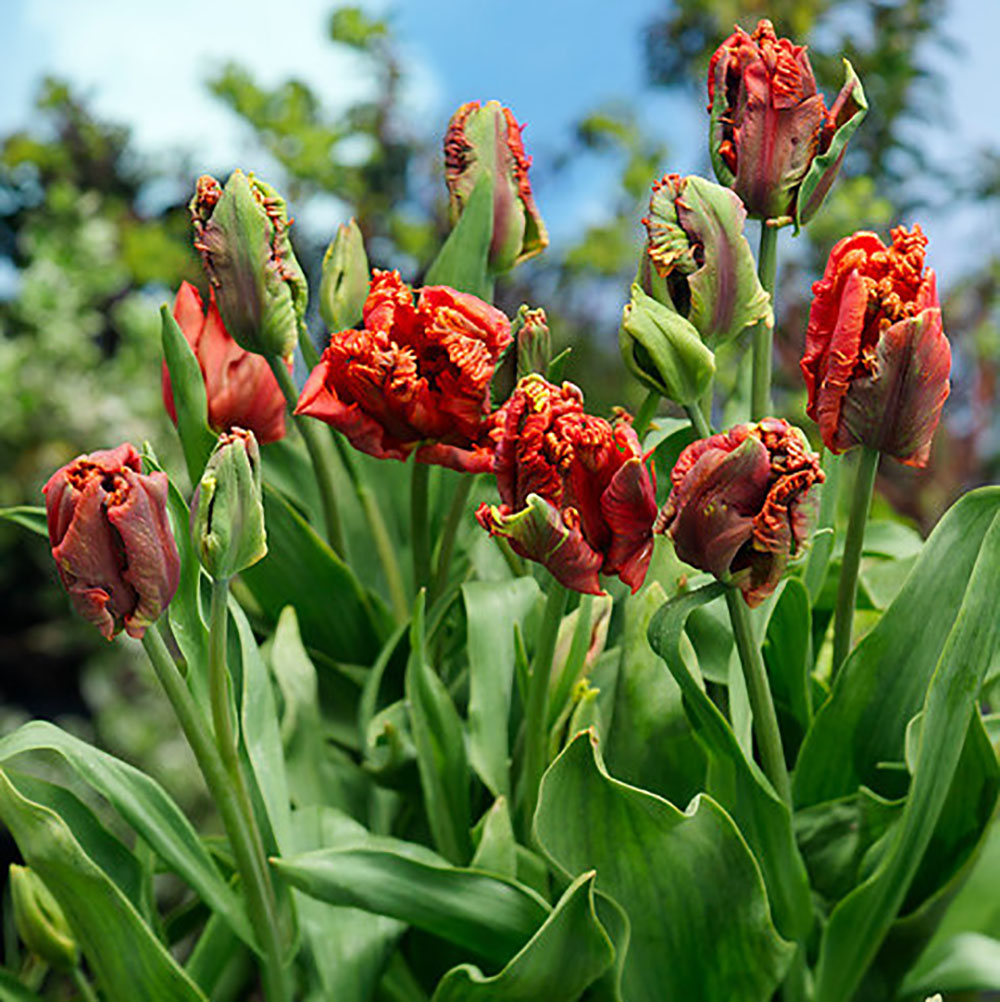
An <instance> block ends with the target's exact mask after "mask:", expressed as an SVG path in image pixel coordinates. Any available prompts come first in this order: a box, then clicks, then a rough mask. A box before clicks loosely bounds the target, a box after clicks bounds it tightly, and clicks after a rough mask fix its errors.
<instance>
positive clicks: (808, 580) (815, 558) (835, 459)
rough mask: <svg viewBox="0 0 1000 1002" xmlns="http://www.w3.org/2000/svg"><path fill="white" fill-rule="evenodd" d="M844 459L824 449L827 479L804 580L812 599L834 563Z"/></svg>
mask: <svg viewBox="0 0 1000 1002" xmlns="http://www.w3.org/2000/svg"><path fill="white" fill-rule="evenodd" d="M842 469H843V463H842V462H841V460H840V456H837V455H835V454H834V453H832V452H830V450H829V449H824V450H823V476H824V479H823V483H822V484H821V485H820V489H819V516H818V517H817V519H816V531H815V532H814V533H813V544H812V549H811V550H810V551H809V559H808V560H807V561H806V569H805V573H804V574H803V576H802V580H803V583H804V584H805V586H806V589H807V590H808V592H809V600H810V601H811V602H813V603H815V602H816V599H817V597H818V596H819V593H820V589H821V588H822V587H823V582H824V581H825V580H826V569H827V567H828V566H829V564H830V554H831V553H832V552H833V543H834V539H835V538H836V535H835V533H834V531H833V528H834V524H835V522H836V518H837V496H838V495H839V494H840V471H841V470H842Z"/></svg>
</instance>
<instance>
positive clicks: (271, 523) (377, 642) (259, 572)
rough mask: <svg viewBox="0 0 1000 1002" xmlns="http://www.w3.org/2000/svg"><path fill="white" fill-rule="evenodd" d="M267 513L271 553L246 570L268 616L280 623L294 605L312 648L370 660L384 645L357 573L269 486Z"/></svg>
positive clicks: (335, 656) (337, 658) (244, 575)
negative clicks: (282, 611) (287, 608)
mask: <svg viewBox="0 0 1000 1002" xmlns="http://www.w3.org/2000/svg"><path fill="white" fill-rule="evenodd" d="M264 516H265V520H266V523H267V534H268V540H269V549H268V554H267V556H266V557H265V558H264V559H263V560H262V561H261V562H260V563H259V564H256V565H254V566H253V567H251V568H249V569H248V570H245V571H244V572H243V573H242V575H241V579H242V580H243V581H244V583H245V584H246V585H247V587H248V588H249V589H250V591H251V593H252V594H253V596H254V598H255V599H256V600H257V601H258V602H259V603H260V606H261V608H262V610H263V612H264V615H265V616H266V617H267V619H268V620H269V621H270V622H271V623H277V621H278V617H279V616H280V615H281V610H282V609H284V608H285V606H286V605H293V606H294V607H295V612H296V614H297V616H298V619H299V628H300V629H301V630H302V639H303V640H304V642H305V643H306V645H307V646H308V647H313V648H316V649H317V650H319V651H322V652H323V653H324V654H326V655H328V656H329V657H331V658H333V659H334V660H335V661H340V662H348V663H350V664H359V665H368V664H371V663H372V662H373V661H374V660H375V658H376V656H377V655H378V652H379V650H380V648H381V646H382V643H381V638H380V626H379V624H378V622H377V620H376V619H375V617H374V614H373V612H372V609H371V606H370V604H369V602H368V598H367V596H366V594H365V592H364V590H363V589H362V587H361V585H360V584H359V583H358V580H357V578H356V577H355V576H354V572H353V571H352V570H351V569H350V568H349V567H348V566H347V565H346V564H345V563H344V562H343V561H342V560H341V559H340V558H339V557H338V556H337V555H336V554H335V553H334V552H333V550H331V549H330V547H329V546H328V545H327V544H326V543H325V542H324V541H323V540H322V539H320V537H319V536H318V535H317V534H316V532H315V530H314V529H313V528H312V527H311V526H310V525H309V523H308V522H306V521H305V519H304V518H302V516H301V515H300V514H299V513H298V512H297V511H295V509H294V508H292V506H291V505H290V504H289V503H288V502H287V501H286V500H285V499H284V498H283V497H281V495H279V494H278V493H277V492H276V491H275V490H273V489H272V488H269V487H268V486H267V485H265V487H264ZM332 609H336V614H335V615H332V614H331V610H332Z"/></svg>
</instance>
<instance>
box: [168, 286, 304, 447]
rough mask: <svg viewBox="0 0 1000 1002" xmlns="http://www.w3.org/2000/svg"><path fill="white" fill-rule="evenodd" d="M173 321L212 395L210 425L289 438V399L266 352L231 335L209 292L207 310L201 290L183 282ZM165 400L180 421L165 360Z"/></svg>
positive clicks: (260, 436) (268, 437)
mask: <svg viewBox="0 0 1000 1002" xmlns="http://www.w3.org/2000/svg"><path fill="white" fill-rule="evenodd" d="M174 319H175V320H176V321H177V324H178V326H179V327H180V329H181V330H182V331H183V332H184V336H185V337H186V338H187V342H188V344H189V345H191V350H192V351H193V352H194V354H195V357H196V358H197V359H198V366H199V367H200V368H201V375H202V378H203V379H204V380H205V393H206V395H207V396H208V423H209V424H210V425H211V426H212V428H213V429H214V430H215V431H217V432H220V433H221V432H225V431H229V430H230V429H231V428H248V429H250V431H252V432H253V433H254V435H256V436H257V440H258V441H259V442H276V441H277V440H278V439H279V438H284V437H285V398H284V396H283V395H282V392H281V390H280V389H279V387H278V383H277V381H276V380H275V378H274V373H273V372H271V367H270V366H269V365H268V364H267V360H266V359H264V358H263V357H262V356H261V355H251V354H250V352H248V351H244V350H243V349H242V348H241V347H240V346H239V345H238V344H237V343H236V342H235V341H234V340H233V339H232V338H231V337H230V336H229V332H228V331H227V330H226V328H225V325H224V324H223V323H222V317H221V316H220V314H219V310H218V307H217V306H216V305H215V291H214V290H212V291H211V292H210V293H209V300H208V310H207V311H205V310H204V308H203V305H202V300H201V296H200V295H199V293H198V290H197V289H196V288H195V287H194V286H193V285H191V284H190V283H189V282H182V283H181V287H180V289H178V291H177V298H176V299H175V300H174ZM163 403H164V405H165V406H166V408H167V413H168V414H169V415H170V419H171V421H173V422H174V424H176V423H177V409H176V407H175V406H174V391H173V387H172V386H171V385H170V373H169V372H168V370H167V365H166V362H164V363H163Z"/></svg>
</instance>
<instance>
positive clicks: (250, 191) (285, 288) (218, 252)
mask: <svg viewBox="0 0 1000 1002" xmlns="http://www.w3.org/2000/svg"><path fill="white" fill-rule="evenodd" d="M189 208H190V210H191V220H192V223H193V225H194V234H195V238H194V245H195V248H196V249H197V250H198V251H199V252H200V254H201V257H202V261H203V262H204V265H205V270H206V271H207V273H208V277H209V279H210V280H211V282H212V286H213V287H214V289H215V298H216V302H217V303H218V306H219V313H220V314H221V315H222V320H223V323H224V324H225V326H226V330H227V331H229V334H230V335H231V336H232V337H233V339H234V340H235V341H236V343H237V344H238V345H239V346H240V347H241V348H243V349H245V350H246V351H252V352H255V353H256V354H258V355H277V356H279V357H281V358H285V359H289V358H291V356H292V353H293V352H294V350H295V345H296V343H297V341H298V336H299V324H300V323H301V322H302V319H303V317H304V316H305V311H306V302H307V299H308V290H307V286H306V278H305V275H304V274H303V272H302V268H301V267H300V266H299V262H298V261H297V260H296V258H295V253H294V251H293V250H292V244H291V241H290V240H289V237H288V228H289V226H290V225H291V220H289V218H288V214H287V212H286V209H285V201H284V199H283V198H282V197H281V196H280V195H279V194H278V193H277V192H276V191H275V190H274V188H272V187H271V186H270V185H269V184H266V183H265V182H264V181H261V180H260V179H259V178H256V177H254V175H253V174H244V173H243V172H242V171H239V170H236V171H233V173H232V175H231V176H230V178H229V180H228V181H227V182H226V186H225V188H223V187H222V186H221V185H220V184H219V182H218V181H216V180H215V178H213V177H209V176H207V175H206V176H203V177H201V178H199V179H198V185H197V188H196V190H195V195H194V198H193V199H192V200H191V203H190V206H189Z"/></svg>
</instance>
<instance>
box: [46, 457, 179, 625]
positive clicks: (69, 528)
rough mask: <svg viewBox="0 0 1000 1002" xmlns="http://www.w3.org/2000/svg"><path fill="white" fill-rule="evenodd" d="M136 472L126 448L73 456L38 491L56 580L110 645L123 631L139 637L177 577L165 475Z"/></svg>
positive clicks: (156, 615)
mask: <svg viewBox="0 0 1000 1002" xmlns="http://www.w3.org/2000/svg"><path fill="white" fill-rule="evenodd" d="M141 470H142V460H141V458H140V457H139V453H138V452H136V450H135V447H134V446H132V445H129V444H128V443H126V444H125V445H120V446H118V448H117V449H106V450H101V451H99V452H93V453H91V454H90V455H89V456H78V457H77V458H76V459H74V460H73V462H72V463H69V464H68V465H66V466H64V467H62V468H61V469H59V470H57V471H56V472H55V473H53V474H52V476H51V477H50V478H49V481H48V483H46V485H45V487H43V488H42V492H43V493H44V494H45V508H46V513H47V516H48V526H49V542H50V543H51V545H52V557H53V559H54V560H55V562H56V567H57V568H58V569H59V577H60V578H61V579H62V583H63V586H64V587H65V588H66V590H67V591H68V592H69V596H70V599H71V601H72V602H73V606H74V608H75V609H76V611H77V612H78V613H79V614H80V615H81V616H83V618H84V619H86V620H87V621H88V622H90V623H93V624H94V626H96V627H97V628H98V629H99V630H100V631H101V633H102V634H103V635H104V636H105V637H106V638H107V639H108V640H110V639H111V638H112V637H113V636H114V635H115V634H116V633H118V632H119V631H120V630H122V629H123V628H124V630H125V632H126V633H128V635H129V636H130V637H136V638H137V639H141V637H142V635H143V634H144V633H145V632H146V627H147V626H149V625H151V624H152V623H154V622H155V621H156V620H157V619H158V618H159V616H160V613H162V612H163V610H164V609H165V608H166V607H167V605H169V604H170V600H171V599H172V598H173V597H174V592H175V591H177V584H178V581H179V579H180V558H179V556H178V554H177V544H176V543H175V542H174V536H173V533H172V532H171V530H170V522H169V520H168V519H167V489H168V481H167V475H166V474H165V473H160V472H156V473H150V474H148V475H145V474H143V473H142V472H141Z"/></svg>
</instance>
